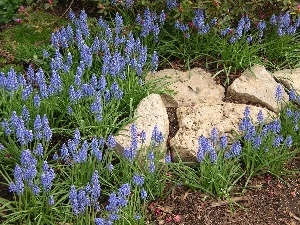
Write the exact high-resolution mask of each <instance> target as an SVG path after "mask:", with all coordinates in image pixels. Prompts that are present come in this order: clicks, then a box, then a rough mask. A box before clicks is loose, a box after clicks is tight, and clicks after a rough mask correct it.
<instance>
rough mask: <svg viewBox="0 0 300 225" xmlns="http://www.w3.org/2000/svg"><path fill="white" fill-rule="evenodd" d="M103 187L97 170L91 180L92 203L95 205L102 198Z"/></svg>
mask: <svg viewBox="0 0 300 225" xmlns="http://www.w3.org/2000/svg"><path fill="white" fill-rule="evenodd" d="M100 193H101V186H100V181H99V174H98V171H97V170H95V171H94V173H93V176H92V179H91V203H92V204H93V205H95V204H96V203H97V201H98V199H99V197H100Z"/></svg>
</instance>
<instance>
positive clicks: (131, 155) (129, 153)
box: [123, 123, 138, 162]
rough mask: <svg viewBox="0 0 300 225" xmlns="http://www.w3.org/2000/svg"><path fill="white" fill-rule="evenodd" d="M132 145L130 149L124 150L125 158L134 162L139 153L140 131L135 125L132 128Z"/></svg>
mask: <svg viewBox="0 0 300 225" xmlns="http://www.w3.org/2000/svg"><path fill="white" fill-rule="evenodd" d="M130 136H131V144H130V147H129V148H126V147H125V148H124V152H123V156H124V157H125V158H126V159H128V160H129V161H130V162H133V161H134V159H135V157H136V155H137V151H138V131H137V127H136V125H135V124H134V123H133V124H132V125H131V127H130Z"/></svg>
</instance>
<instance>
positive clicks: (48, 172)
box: [9, 149, 55, 202]
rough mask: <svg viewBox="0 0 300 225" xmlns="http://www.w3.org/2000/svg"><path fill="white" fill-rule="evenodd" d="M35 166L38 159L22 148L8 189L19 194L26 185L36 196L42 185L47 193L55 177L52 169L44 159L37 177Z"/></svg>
mask: <svg viewBox="0 0 300 225" xmlns="http://www.w3.org/2000/svg"><path fill="white" fill-rule="evenodd" d="M37 166H38V161H37V159H36V158H35V157H34V156H33V154H32V153H31V151H30V150H29V149H26V150H23V151H22V153H21V157H20V165H18V164H17V165H16V166H15V169H14V182H11V183H10V185H9V190H10V191H11V192H15V193H16V194H17V195H21V194H23V193H24V190H25V188H26V187H28V188H30V190H31V191H32V193H33V194H34V195H35V196H37V195H39V194H40V192H41V189H40V187H42V188H43V190H44V192H45V193H49V192H50V190H51V187H52V183H53V180H54V178H55V173H54V170H53V169H52V168H51V167H50V166H49V165H48V163H47V161H44V163H43V166H42V173H41V175H40V178H39V177H38V168H37ZM38 178H39V179H38ZM38 180H39V181H40V182H38ZM53 202H54V200H53Z"/></svg>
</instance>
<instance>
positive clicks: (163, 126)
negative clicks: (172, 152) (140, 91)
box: [115, 94, 169, 154]
mask: <svg viewBox="0 0 300 225" xmlns="http://www.w3.org/2000/svg"><path fill="white" fill-rule="evenodd" d="M134 116H135V117H137V119H136V120H135V121H134V123H135V125H136V127H137V130H138V133H141V132H142V131H143V130H144V131H145V132H146V141H145V143H144V146H149V145H150V141H151V135H152V131H153V128H154V126H155V125H157V127H158V130H159V131H160V132H162V134H163V135H164V143H163V147H164V149H166V145H167V137H168V134H169V120H168V114H167V111H166V108H165V106H164V103H163V101H162V99H161V97H160V95H158V94H151V95H149V96H147V97H146V98H144V99H143V100H142V101H141V102H140V103H139V105H138V106H137V109H136V111H135V113H134ZM130 126H131V124H128V125H126V126H125V127H124V129H122V130H121V131H120V132H119V134H118V135H117V136H116V137H115V139H116V142H117V146H116V148H115V150H116V151H117V152H118V153H120V154H123V150H124V147H130V143H131V136H130ZM140 147H141V143H140V142H139V143H138V148H139V149H140Z"/></svg>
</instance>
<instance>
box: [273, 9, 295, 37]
mask: <svg viewBox="0 0 300 225" xmlns="http://www.w3.org/2000/svg"><path fill="white" fill-rule="evenodd" d="M270 24H271V25H273V26H275V27H276V29H277V33H278V35H279V36H283V35H293V34H295V33H296V31H297V29H298V28H299V26H300V18H299V17H297V18H296V20H295V22H294V23H293V22H292V19H291V15H290V12H286V13H284V14H280V15H279V16H276V15H274V14H273V15H272V16H271V19H270Z"/></svg>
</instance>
